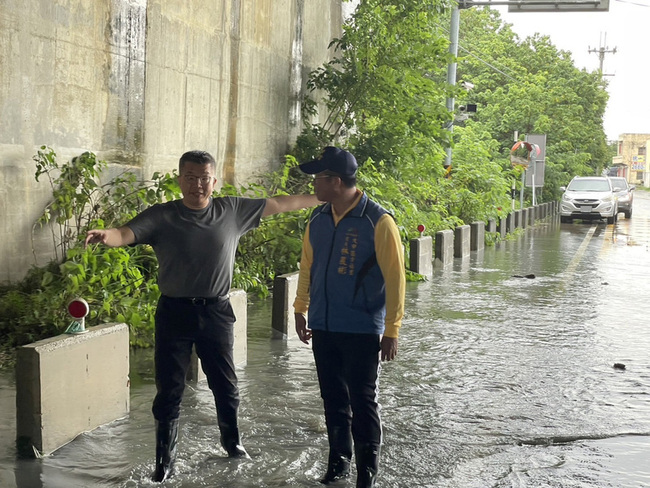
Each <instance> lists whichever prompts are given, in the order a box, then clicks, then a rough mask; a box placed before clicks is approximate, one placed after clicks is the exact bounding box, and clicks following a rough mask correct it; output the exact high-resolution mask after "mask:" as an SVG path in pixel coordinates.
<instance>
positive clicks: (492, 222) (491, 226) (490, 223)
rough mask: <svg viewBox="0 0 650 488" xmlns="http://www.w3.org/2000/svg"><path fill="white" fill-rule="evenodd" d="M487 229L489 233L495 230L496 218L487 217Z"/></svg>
mask: <svg viewBox="0 0 650 488" xmlns="http://www.w3.org/2000/svg"><path fill="white" fill-rule="evenodd" d="M487 231H488V232H489V233H490V234H494V233H496V231H497V221H496V219H489V220H488V224H487Z"/></svg>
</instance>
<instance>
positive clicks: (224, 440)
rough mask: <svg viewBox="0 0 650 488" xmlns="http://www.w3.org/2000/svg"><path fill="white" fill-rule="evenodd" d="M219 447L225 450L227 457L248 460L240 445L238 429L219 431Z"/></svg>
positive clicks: (248, 457) (244, 450)
mask: <svg viewBox="0 0 650 488" xmlns="http://www.w3.org/2000/svg"><path fill="white" fill-rule="evenodd" d="M221 447H223V448H224V449H225V450H226V452H227V453H228V457H231V458H247V459H250V456H249V455H248V453H247V452H246V449H244V446H243V445H242V443H241V439H240V438H239V429H238V428H237V427H235V428H222V429H221Z"/></svg>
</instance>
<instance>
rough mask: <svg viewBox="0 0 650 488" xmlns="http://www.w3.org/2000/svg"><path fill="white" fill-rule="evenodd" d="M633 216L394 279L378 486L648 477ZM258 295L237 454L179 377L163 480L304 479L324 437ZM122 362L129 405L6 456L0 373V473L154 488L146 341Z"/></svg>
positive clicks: (648, 335)
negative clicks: (167, 474) (398, 305)
mask: <svg viewBox="0 0 650 488" xmlns="http://www.w3.org/2000/svg"><path fill="white" fill-rule="evenodd" d="M633 222H635V225H637V228H634V227H632V223H633ZM638 222H639V223H638V224H636V221H629V222H628V224H627V225H626V224H625V222H621V223H619V230H618V232H617V234H616V235H617V236H618V237H616V238H615V236H614V234H613V232H612V230H611V228H610V227H611V226H606V225H604V224H598V225H596V226H595V227H596V228H595V229H593V226H592V225H591V224H587V225H580V224H574V225H570V226H569V225H564V224H563V225H562V226H560V225H559V224H556V223H550V224H546V225H543V226H538V227H536V228H535V229H529V230H528V231H527V232H526V234H525V235H524V236H523V237H521V238H519V239H518V240H516V241H511V242H506V243H502V244H500V245H498V246H497V247H496V248H490V249H486V250H485V251H484V252H483V253H481V255H480V258H479V259H477V258H476V257H474V258H472V259H470V260H467V261H466V262H464V263H455V265H454V267H452V268H450V269H448V270H445V271H440V270H438V271H436V274H435V276H434V277H433V278H432V279H431V280H429V281H428V282H425V283H411V284H409V285H408V293H407V295H408V296H407V317H406V320H405V323H404V327H403V331H402V336H401V340H400V352H399V359H398V360H397V361H395V362H392V363H388V364H385V365H384V368H383V371H382V377H381V391H380V400H381V403H382V406H383V409H382V415H383V419H384V423H385V432H384V450H383V458H382V467H381V478H380V482H379V483H378V486H379V487H381V488H386V487H409V488H412V487H441V488H442V487H444V488H473V487H476V488H485V487H563V488H565V487H585V488H586V487H590V488H591V487H603V488H604V487H617V488H620V487H638V486H643V485H650V468H649V467H648V464H647V452H648V449H649V448H650V402H649V401H648V400H649V398H648V394H649V392H650V388H649V387H650V362H649V359H648V354H647V351H648V349H649V348H650V330H649V329H648V328H647V327H646V326H645V323H646V317H647V315H648V313H650V308H649V305H648V301H647V285H646V281H647V276H648V272H649V271H650V264H648V263H649V262H650V260H649V259H648V257H649V256H648V249H647V246H646V245H642V244H640V245H629V242H630V241H631V237H629V236H631V235H632V237H634V236H636V235H639V236H641V235H643V233H644V232H645V231H646V230H648V229H650V225H648V223H647V222H646V224H645V225H646V227H644V226H643V225H644V224H643V220H642V218H641V220H639V221H638ZM590 232H591V237H590V239H589V240H588V241H587V242H586V243H585V239H586V237H587V235H588V234H589V233H590ZM622 235H626V236H628V237H626V238H625V239H623V238H621V237H620V236H622ZM647 235H650V232H648V233H647ZM634 238H635V239H637V241H638V240H639V239H642V238H636V237H634ZM581 246H582V250H581V252H582V255H581V256H580V258H579V259H577V258H576V253H577V251H578V249H579V248H580V247H581ZM527 274H534V275H535V278H531V279H527V278H516V277H514V276H515V275H518V276H525V275H527ZM270 306H271V304H270V300H267V301H264V302H261V303H259V302H256V303H254V304H253V305H252V306H251V307H250V308H249V320H250V321H251V324H250V338H249V348H248V354H249V360H248V365H247V366H246V367H245V368H242V369H241V370H240V373H239V374H240V386H241V392H242V406H241V428H242V432H243V440H244V443H245V445H246V447H247V449H248V451H249V452H250V454H251V456H252V460H250V461H239V460H231V459H227V458H225V457H224V452H223V450H222V449H221V448H220V447H219V446H218V430H217V427H216V425H215V413H214V404H213V400H212V395H211V393H210V391H209V390H208V389H207V387H206V386H205V385H203V384H202V385H199V386H198V387H191V388H189V389H188V391H187V394H186V397H185V400H184V404H183V411H182V425H181V440H180V442H181V444H180V453H179V460H178V465H177V474H176V475H175V477H174V478H172V479H171V480H170V481H169V482H166V483H165V484H164V486H166V487H183V488H193V487H217V486H218V487H233V488H234V487H237V488H242V487H244V488H245V487H285V486H319V484H318V483H317V481H316V480H317V479H318V476H319V475H320V474H322V472H323V470H324V468H325V457H326V432H325V426H324V420H323V416H322V413H321V410H322V408H321V402H320V397H319V392H318V385H317V381H316V375H315V372H314V368H313V359H312V357H311V351H310V350H309V348H307V347H306V346H304V345H302V344H301V343H300V342H299V341H298V340H297V339H296V338H295V337H291V338H290V340H289V341H288V342H281V341H272V340H270V332H269V329H270V326H269V323H270V315H271V309H270ZM617 362H618V363H623V364H625V365H626V369H625V370H618V369H615V368H613V364H614V363H617ZM133 369H134V374H133V381H132V392H131V394H132V399H131V407H132V411H131V414H130V416H129V417H128V418H126V419H123V420H120V421H117V422H114V423H112V424H110V425H107V426H105V427H102V428H100V429H97V430H95V431H93V432H91V433H88V434H84V435H82V436H81V437H79V438H78V439H76V440H75V441H74V442H72V443H70V444H69V445H68V446H65V447H63V448H62V449H60V450H59V451H57V452H56V453H55V454H54V455H52V456H50V457H48V458H46V459H42V460H35V461H16V459H15V456H14V452H13V446H12V440H13V437H14V435H15V421H14V419H13V403H12V402H13V401H14V398H13V397H12V396H11V394H12V392H13V384H12V380H11V379H10V378H7V377H6V375H5V376H2V377H0V388H1V393H2V394H1V395H0V402H1V403H0V406H1V407H2V414H1V415H2V417H1V418H0V420H2V421H3V425H5V433H4V434H5V435H3V439H4V440H3V441H0V442H2V443H4V444H5V446H6V449H3V450H2V452H4V454H2V458H0V486H3V487H4V486H7V487H14V486H18V487H21V488H26V487H29V488H39V487H48V488H49V487H74V486H79V487H85V488H86V487H140V486H144V487H146V486H156V485H155V484H154V483H152V482H150V481H148V476H149V474H150V472H151V470H152V464H153V452H154V442H153V435H154V431H153V420H152V417H151V413H150V405H151V400H152V398H153V394H154V389H155V387H154V385H153V380H152V372H151V353H150V352H149V351H144V352H137V353H136V354H134V357H133ZM339 486H353V481H349V482H347V484H346V483H345V482H343V483H340V484H339Z"/></svg>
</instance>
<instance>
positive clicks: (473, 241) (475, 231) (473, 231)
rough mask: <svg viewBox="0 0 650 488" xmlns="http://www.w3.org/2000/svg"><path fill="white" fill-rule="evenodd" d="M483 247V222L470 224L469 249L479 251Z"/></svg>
mask: <svg viewBox="0 0 650 488" xmlns="http://www.w3.org/2000/svg"><path fill="white" fill-rule="evenodd" d="M484 247H485V222H480V221H479V222H472V223H471V224H470V249H471V250H472V251H479V250H481V249H483V248H484Z"/></svg>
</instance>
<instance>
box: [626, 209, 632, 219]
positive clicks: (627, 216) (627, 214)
mask: <svg viewBox="0 0 650 488" xmlns="http://www.w3.org/2000/svg"><path fill="white" fill-rule="evenodd" d="M624 213H625V218H626V219H630V218H632V209H630V210H628V211H627V212H624Z"/></svg>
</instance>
